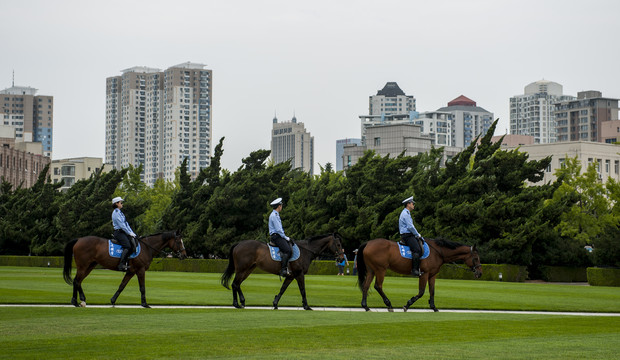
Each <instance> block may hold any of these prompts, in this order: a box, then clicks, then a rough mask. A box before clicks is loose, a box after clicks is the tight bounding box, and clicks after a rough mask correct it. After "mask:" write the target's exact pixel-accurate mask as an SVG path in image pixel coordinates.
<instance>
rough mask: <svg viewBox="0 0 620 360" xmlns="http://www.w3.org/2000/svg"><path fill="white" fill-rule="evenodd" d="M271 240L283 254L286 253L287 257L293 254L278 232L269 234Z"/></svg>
mask: <svg viewBox="0 0 620 360" xmlns="http://www.w3.org/2000/svg"><path fill="white" fill-rule="evenodd" d="M271 242H273V243H274V244H276V246H277V247H279V248H280V251H281V252H282V253H284V254H288V256H289V257H291V255H293V249H292V248H291V245H290V244H289V242H288V241H286V239H285V238H283V237H282V236H280V234H278V233H273V234H271Z"/></svg>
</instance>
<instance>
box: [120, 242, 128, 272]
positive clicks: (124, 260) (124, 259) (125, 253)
mask: <svg viewBox="0 0 620 360" xmlns="http://www.w3.org/2000/svg"><path fill="white" fill-rule="evenodd" d="M128 257H129V249H127V248H123V252H122V253H121V261H120V262H119V263H118V269H119V270H120V271H127V270H128V267H127V258H128Z"/></svg>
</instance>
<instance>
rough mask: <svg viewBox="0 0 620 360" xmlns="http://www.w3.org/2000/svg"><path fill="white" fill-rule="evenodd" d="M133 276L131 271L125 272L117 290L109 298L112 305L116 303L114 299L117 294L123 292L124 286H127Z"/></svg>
mask: <svg viewBox="0 0 620 360" xmlns="http://www.w3.org/2000/svg"><path fill="white" fill-rule="evenodd" d="M133 276H134V273H133V272H131V271H127V272H126V273H125V276H124V277H123V280H122V281H121V284H120V285H119V286H118V290H116V293H115V294H114V296H112V298H111V299H110V302H111V303H112V306H114V305H115V304H116V299H118V296H119V295H120V294H121V293H122V292H123V289H125V286H127V283H128V282H129V280H131V278H132V277H133Z"/></svg>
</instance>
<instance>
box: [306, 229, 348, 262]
mask: <svg viewBox="0 0 620 360" xmlns="http://www.w3.org/2000/svg"><path fill="white" fill-rule="evenodd" d="M329 236H332V237H333V238H334V239H336V235H335V234H331V235H329ZM326 237H327V236H326ZM295 244H297V246H298V247H299V248H301V249H304V250H306V251H308V252H310V253H311V254H312V256H313V258H315V257H317V256H319V255H321V253H322V252H314V251H313V250H312V249H310V248H308V247H306V246H303V245H301V244H299V243H295ZM308 244H310V242H309V241H308ZM343 253H344V251H343V250H342V249H340V252H339V253H338V255H341V254H343Z"/></svg>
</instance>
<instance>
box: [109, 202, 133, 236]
mask: <svg viewBox="0 0 620 360" xmlns="http://www.w3.org/2000/svg"><path fill="white" fill-rule="evenodd" d="M112 225H113V226H114V230H118V229H121V230H123V231H124V232H125V233H126V234H127V235H129V236H133V237H135V236H136V234H135V233H134V232H133V230H131V227H130V226H129V224H128V223H127V220H125V214H123V212H122V211H121V209H118V208H116V209H114V211H112Z"/></svg>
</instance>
